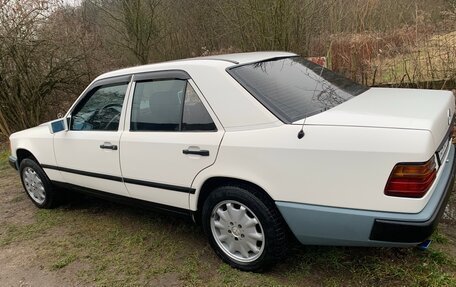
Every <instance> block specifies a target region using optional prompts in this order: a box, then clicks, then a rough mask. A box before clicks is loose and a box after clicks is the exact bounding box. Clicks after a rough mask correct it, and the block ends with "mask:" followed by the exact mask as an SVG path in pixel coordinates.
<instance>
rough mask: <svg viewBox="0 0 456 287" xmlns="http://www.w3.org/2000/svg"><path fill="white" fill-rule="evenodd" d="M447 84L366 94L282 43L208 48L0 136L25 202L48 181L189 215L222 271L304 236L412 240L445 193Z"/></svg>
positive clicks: (451, 170)
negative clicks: (267, 47)
mask: <svg viewBox="0 0 456 287" xmlns="http://www.w3.org/2000/svg"><path fill="white" fill-rule="evenodd" d="M454 111H455V100H454V96H453V95H452V93H451V92H448V91H432V90H419V89H416V90H411V89H393V88H368V87H365V86H362V85H359V84H357V83H355V82H352V81H350V80H348V79H346V78H344V77H342V76H340V75H338V74H335V73H334V72H331V71H329V70H327V69H325V68H323V67H321V66H318V65H316V64H314V63H312V62H309V61H307V60H305V59H303V58H301V57H299V56H297V55H296V54H292V53H286V52H258V53H243V54H230V55H219V56H211V57H203V58H194V59H187V60H180V61H172V62H166V63H159V64H152V65H146V66H139V67H133V68H128V69H122V70H118V71H113V72H109V73H106V74H103V75H101V76H99V77H98V78H96V79H95V80H94V81H93V82H92V83H91V84H90V85H89V86H88V87H87V89H86V90H85V91H84V92H83V93H82V94H81V96H80V97H79V98H78V99H77V101H76V102H75V103H74V104H73V106H72V107H71V108H70V109H69V111H68V113H67V114H66V115H65V117H64V118H62V119H58V120H55V121H52V122H49V123H45V124H42V125H40V126H38V127H34V128H31V129H28V130H24V131H21V132H17V133H15V134H13V135H11V137H10V141H11V152H12V154H11V156H10V158H9V160H10V164H11V165H12V166H13V167H14V168H16V169H17V170H18V171H19V173H20V177H21V179H22V183H23V186H24V189H25V191H26V193H27V194H28V196H29V197H30V199H31V200H32V202H33V203H34V204H35V205H36V206H38V207H39V208H51V207H54V206H56V204H57V203H58V199H59V196H60V195H61V193H62V190H77V191H82V192H87V193H90V194H94V195H98V196H105V197H107V198H110V199H115V200H124V201H129V202H134V203H138V204H146V205H150V206H153V207H156V208H158V209H160V210H165V211H174V212H177V213H178V214H181V215H188V216H190V217H192V218H193V220H194V221H195V222H198V223H201V225H202V227H203V229H204V232H205V233H206V234H207V237H208V239H209V242H210V244H211V246H212V247H213V248H214V250H215V252H216V253H217V254H218V255H219V256H220V257H221V258H222V259H223V260H224V261H225V262H227V263H228V264H230V265H231V266H233V267H236V268H239V269H241V270H249V271H255V270H260V269H263V268H265V267H267V266H270V265H271V264H272V263H274V262H276V261H277V260H279V259H280V258H281V257H282V256H284V254H286V250H287V245H288V243H287V240H288V239H292V237H293V236H294V237H295V238H296V239H297V240H298V241H300V242H301V243H302V244H306V245H345V246H395V247H406V246H415V245H417V244H420V243H422V242H423V241H425V240H426V239H427V238H428V237H429V236H430V235H431V233H432V232H433V230H434V229H435V227H436V225H437V224H438V221H439V219H440V217H441V215H442V213H443V211H444V209H445V206H446V204H447V201H448V198H449V197H450V194H451V192H452V189H453V181H454V174H455V160H454V158H455V148H454V146H453V144H452V129H453V115H454Z"/></svg>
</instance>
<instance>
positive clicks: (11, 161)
mask: <svg viewBox="0 0 456 287" xmlns="http://www.w3.org/2000/svg"><path fill="white" fill-rule="evenodd" d="M8 162H9V164H10V166H11V167H12V168H14V169H15V170H19V165H18V162H17V158H15V157H14V156H12V155H10V156H9V157H8Z"/></svg>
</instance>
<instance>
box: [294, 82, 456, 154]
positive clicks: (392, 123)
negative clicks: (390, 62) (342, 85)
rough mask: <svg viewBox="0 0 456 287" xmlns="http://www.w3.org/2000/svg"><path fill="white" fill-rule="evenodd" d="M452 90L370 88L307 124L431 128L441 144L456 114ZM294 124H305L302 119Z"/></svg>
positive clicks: (318, 115)
mask: <svg viewBox="0 0 456 287" xmlns="http://www.w3.org/2000/svg"><path fill="white" fill-rule="evenodd" d="M454 109H455V101H454V96H453V94H452V93H451V92H449V91H441V90H423V89H397V88H370V89H369V90H368V91H366V92H364V93H362V94H360V95H359V96H357V97H354V98H353V99H351V100H349V101H346V102H345V103H342V104H340V105H338V106H336V107H334V108H332V109H330V110H328V111H325V112H323V113H320V114H317V115H314V116H311V117H308V118H307V119H306V125H331V126H356V127H378V128H396V129H419V130H428V131H430V132H431V133H432V135H433V137H434V141H435V143H436V145H437V146H438V145H439V144H440V143H441V141H442V139H443V137H444V136H445V135H446V133H447V131H448V128H449V126H450V121H451V119H452V117H453V115H454ZM294 124H302V120H301V121H299V122H295V123H294Z"/></svg>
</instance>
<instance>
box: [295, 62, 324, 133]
mask: <svg viewBox="0 0 456 287" xmlns="http://www.w3.org/2000/svg"><path fill="white" fill-rule="evenodd" d="M323 69H324V67H323V66H321V69H320V75H319V77H318V79H321V75H322V74H323ZM318 84H319V81H317V83H316V84H315V88H314V91H313V95H312V99H313V97H315V92H316V91H317V87H318ZM306 119H307V117H305V118H304V120H303V121H302V125H301V129H300V130H299V132H298V139H302V138H303V137H304V135H305V133H304V125H305V124H306Z"/></svg>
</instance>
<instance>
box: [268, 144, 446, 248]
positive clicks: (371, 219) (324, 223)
mask: <svg viewBox="0 0 456 287" xmlns="http://www.w3.org/2000/svg"><path fill="white" fill-rule="evenodd" d="M454 157H455V148H454V145H452V146H451V148H450V151H449V154H448V158H447V162H445V165H443V166H442V168H443V171H442V174H441V176H440V177H439V181H438V182H437V184H436V185H435V187H434V190H433V191H431V192H433V194H432V196H431V198H430V199H429V202H428V203H427V204H426V206H425V207H424V209H423V210H422V211H421V212H419V213H413V214H412V213H397V212H381V211H370V210H359V209H348V208H337V207H328V206H319V205H311V204H302V203H293V202H284V201H276V205H277V207H278V208H279V211H280V212H281V214H282V216H283V217H284V219H285V221H286V222H287V224H288V226H289V227H290V229H291V231H292V232H293V234H294V235H295V236H296V238H297V239H298V240H299V241H300V242H301V243H302V244H306V245H338V246H398V247H400V246H413V245H416V244H417V243H419V242H420V241H419V240H417V241H416V242H390V241H376V240H371V239H370V236H371V232H372V229H373V226H374V223H375V221H376V220H381V221H387V222H389V221H391V222H401V223H403V224H404V223H405V225H406V224H407V223H408V224H409V225H410V226H416V225H418V224H421V225H434V226H435V225H437V223H438V220H439V218H438V217H437V218H436V214H441V213H442V209H444V208H445V206H446V201H445V200H444V199H445V198H448V197H449V193H451V192H452V187H453V184H452V182H451V183H449V182H450V181H452V180H453V178H454V177H453V173H454V168H453V166H454V164H455V162H454ZM420 240H421V239H420Z"/></svg>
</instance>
